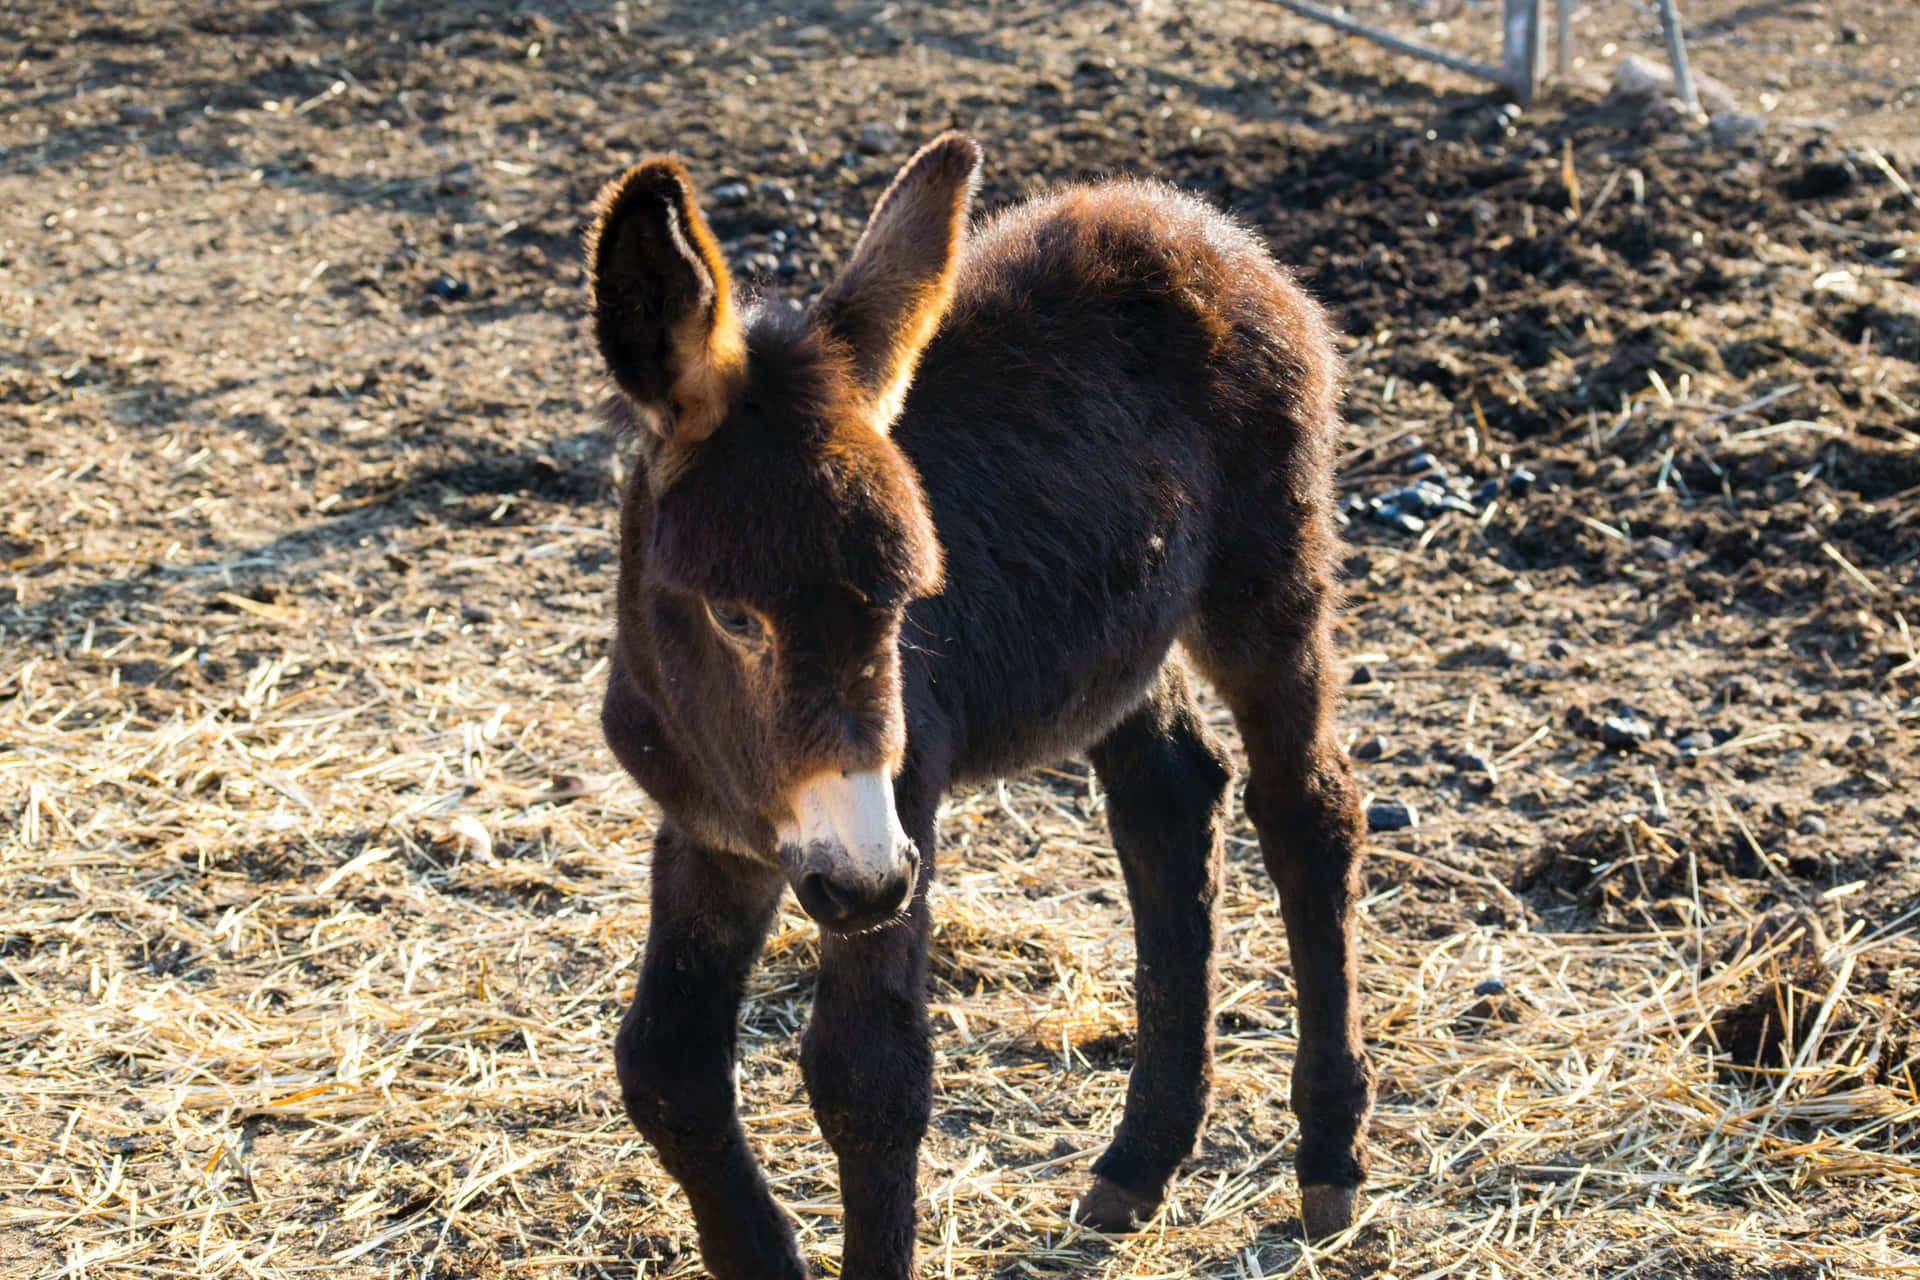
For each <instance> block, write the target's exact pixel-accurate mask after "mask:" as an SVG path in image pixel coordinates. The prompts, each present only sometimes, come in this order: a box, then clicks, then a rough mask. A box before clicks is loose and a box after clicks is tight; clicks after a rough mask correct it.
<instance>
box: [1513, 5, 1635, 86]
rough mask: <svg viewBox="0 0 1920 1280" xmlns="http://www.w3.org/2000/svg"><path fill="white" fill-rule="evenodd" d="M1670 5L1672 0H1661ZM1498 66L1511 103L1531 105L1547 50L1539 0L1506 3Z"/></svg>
mask: <svg viewBox="0 0 1920 1280" xmlns="http://www.w3.org/2000/svg"><path fill="white" fill-rule="evenodd" d="M1663 3H1671V0H1663ZM1500 34H1501V44H1500V52H1501V58H1500V67H1501V70H1502V71H1504V72H1505V73H1506V74H1505V77H1504V78H1505V81H1506V85H1507V88H1508V90H1509V91H1510V92H1512V94H1513V100H1514V101H1515V102H1517V103H1519V104H1520V105H1521V106H1523V107H1524V106H1528V105H1529V104H1531V103H1532V102H1533V95H1534V91H1535V90H1537V89H1538V88H1539V87H1540V64H1541V62H1542V61H1543V60H1544V59H1543V58H1542V56H1541V55H1542V54H1543V53H1544V52H1545V49H1546V32H1545V31H1544V30H1543V29H1542V27H1541V23H1540V0H1506V2H1505V7H1504V9H1503V11H1502V16H1501V22H1500Z"/></svg>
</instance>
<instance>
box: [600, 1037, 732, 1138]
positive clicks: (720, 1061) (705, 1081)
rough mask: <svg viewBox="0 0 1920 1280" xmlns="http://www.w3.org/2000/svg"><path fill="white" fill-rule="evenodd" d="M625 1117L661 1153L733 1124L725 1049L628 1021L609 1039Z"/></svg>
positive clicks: (728, 1070) (727, 1059) (729, 1074)
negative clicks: (624, 1107) (618, 1078)
mask: <svg viewBox="0 0 1920 1280" xmlns="http://www.w3.org/2000/svg"><path fill="white" fill-rule="evenodd" d="M613 1052H614V1065H615V1068H616V1070H617V1072H618V1075H619V1077H620V1100H621V1101H622V1102H623V1103H625V1104H626V1108H627V1118H628V1119H629V1120H631V1121H633V1127H634V1128H636V1129H638V1130H639V1131H640V1133H641V1135H642V1136H643V1137H645V1138H646V1139H647V1141H649V1142H651V1143H653V1145H654V1146H656V1147H659V1148H661V1149H662V1150H663V1151H664V1150H668V1149H671V1148H677V1147H680V1146H683V1145H686V1144H689V1143H698V1142H706V1141H710V1140H711V1138H712V1136H713V1135H714V1134H715V1133H716V1132H720V1131H723V1130H725V1129H727V1128H728V1127H729V1126H730V1125H731V1123H732V1120H733V1071H732V1064H731V1062H730V1060H729V1058H730V1055H729V1054H728V1053H727V1051H726V1049H725V1047H724V1046H713V1045H705V1044H691V1043H688V1042H687V1041H686V1040H685V1039H684V1038H682V1037H678V1036H675V1035H672V1034H668V1033H665V1032H663V1031H660V1030H656V1029H654V1028H652V1027H650V1026H649V1025H647V1020H645V1019H642V1018H628V1019H627V1020H626V1021H625V1022H623V1023H622V1024H621V1026H620V1031H619V1034H618V1035H617V1036H616V1037H615V1039H614V1049H613Z"/></svg>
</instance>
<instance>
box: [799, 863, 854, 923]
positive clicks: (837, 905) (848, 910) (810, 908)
mask: <svg viewBox="0 0 1920 1280" xmlns="http://www.w3.org/2000/svg"><path fill="white" fill-rule="evenodd" d="M793 892H794V896H795V897H797V898H799V899H800V909H801V910H803V911H805V912H806V913H807V914H808V915H810V916H812V917H813V918H814V919H815V920H818V921H819V922H820V923H821V924H837V923H839V922H840V921H842V920H845V919H846V918H847V917H848V916H850V915H852V914H853V910H854V903H853V902H852V901H851V900H850V899H848V897H847V895H846V892H845V890H843V889H841V888H840V887H839V886H838V885H836V884H834V883H833V881H831V880H829V879H828V878H827V877H826V876H825V875H824V874H822V873H821V872H818V871H809V872H807V873H806V874H805V875H803V876H801V877H800V883H799V884H796V885H795V886H794V887H793Z"/></svg>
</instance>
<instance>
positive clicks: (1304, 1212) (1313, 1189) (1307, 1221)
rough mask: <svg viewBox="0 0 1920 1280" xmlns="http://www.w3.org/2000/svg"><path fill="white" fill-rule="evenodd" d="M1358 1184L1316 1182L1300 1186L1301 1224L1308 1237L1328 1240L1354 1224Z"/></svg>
mask: <svg viewBox="0 0 1920 1280" xmlns="http://www.w3.org/2000/svg"><path fill="white" fill-rule="evenodd" d="M1358 1192H1359V1188H1358V1187H1336V1186H1333V1185H1331V1184H1329V1183H1324V1182H1323V1183H1317V1184H1314V1185H1311V1186H1305V1187H1302V1188H1300V1225H1301V1226H1303V1227H1305V1228H1306V1232H1307V1239H1309V1240H1325V1239H1326V1238H1327V1237H1328V1236H1337V1235H1339V1234H1340V1233H1341V1232H1342V1231H1345V1230H1346V1229H1347V1228H1348V1227H1350V1226H1352V1225H1353V1203H1354V1200H1355V1198H1356V1197H1357V1195H1358Z"/></svg>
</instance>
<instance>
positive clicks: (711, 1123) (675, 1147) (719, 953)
mask: <svg viewBox="0 0 1920 1280" xmlns="http://www.w3.org/2000/svg"><path fill="white" fill-rule="evenodd" d="M783 883H784V882H783V881H782V880H781V878H780V875H779V872H778V871H776V870H772V869H769V868H762V867H757V866H753V865H752V864H749V863H745V862H742V861H739V860H737V859H734V858H732V857H729V856H728V855H725V854H717V853H709V852H707V851H705V850H702V849H700V848H699V847H697V846H696V845H694V843H693V842H692V841H691V840H689V839H687V838H686V837H685V836H684V835H683V834H681V833H680V832H678V831H676V830H674V829H672V828H671V827H663V828H662V829H661V831H660V835H659V837H658V839H656V840H655V842H654V850H653V909H652V910H653V914H652V919H651V921H650V923H649V925H648V929H647V952H646V959H645V960H644V962H643V963H642V965H641V970H640V985H639V990H638V991H637V992H636V994H635V995H634V1000H633V1006H632V1008H630V1009H629V1010H628V1011H627V1016H626V1018H625V1019H624V1020H623V1021H622V1022H621V1024H620V1033H619V1035H618V1037H617V1038H616V1040H615V1043H614V1061H615V1063H616V1065H617V1067H618V1069H619V1074H620V1092H621V1097H622V1099H623V1100H624V1101H625V1103H626V1107H627V1115H628V1116H629V1117H630V1118H631V1119H632V1120H633V1123H634V1126H635V1127H636V1128H638V1129H639V1130H640V1132H641V1133H642V1134H643V1135H644V1136H645V1137H646V1138H647V1140H648V1141H649V1142H651V1143H652V1144H653V1146H654V1149H655V1150H656V1151H657V1152H658V1153H659V1156H660V1163H661V1164H662V1165H663V1166H665V1167H666V1170H667V1172H668V1173H669V1174H671V1175H672V1176H673V1177H674V1179H675V1180H676V1181H677V1182H679V1184H680V1186H681V1188H682V1189H683V1190H684V1191H685V1192H686V1195H687V1201H688V1203H689V1205H690V1206H691V1207H692V1209H693V1218H694V1223H695V1225H696V1227H697V1228H698V1229H699V1233H700V1254H701V1258H702V1260H703V1261H704V1262H705V1263H706V1266H707V1270H708V1272H710V1273H711V1274H712V1275H713V1276H714V1277H715V1280H766V1278H768V1277H772V1278H773V1280H801V1278H802V1277H805V1276H806V1275H807V1268H806V1265H805V1263H803V1262H802V1261H801V1259H800V1254H799V1252H798V1250H797V1249H796V1248H795V1246H794V1240H793V1227H792V1224H791V1223H790V1222H789V1221H788V1219H787V1216H786V1214H785V1213H784V1212H783V1211H782V1210H781V1208H780V1206H779V1205H777V1204H775V1203H774V1200H773V1196H772V1193H771V1192H769V1191H768V1189H767V1183H766V1179H765V1178H764V1177H762V1176H761V1173H760V1170H759V1167H758V1166H757V1165H755V1163H754V1160H753V1154H752V1153H751V1152H750V1151H749V1150H748V1149H747V1140H746V1135H745V1133H744V1132H743V1131H742V1130H741V1128H740V1119H739V1115H738V1113H737V1112H736V1111H735V1107H734V1094H733V1065H734V1039H735V1033H734V1023H735V1017H736V1015H737V1013H738V1010H739V1006H740V992H741V988H742V987H743V985H744V984H745V982H746V976H747V971H748V969H750V968H751V967H752V965H753V961H754V958H755V957H756V956H757V955H758V954H759V952H760V944H761V943H762V942H763V941H764V940H765V938H766V934H767V927H768V925H769V924H770V923H771V921H772V919H773V911H774V907H775V905H776V904H777V903H778V902H779V898H780V888H781V885H782V884H783Z"/></svg>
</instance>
